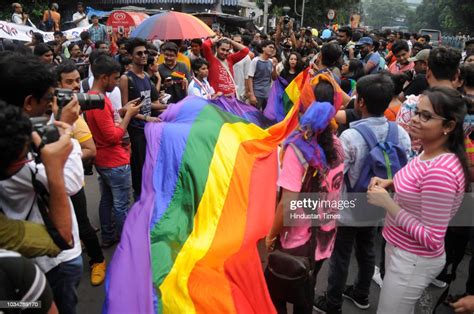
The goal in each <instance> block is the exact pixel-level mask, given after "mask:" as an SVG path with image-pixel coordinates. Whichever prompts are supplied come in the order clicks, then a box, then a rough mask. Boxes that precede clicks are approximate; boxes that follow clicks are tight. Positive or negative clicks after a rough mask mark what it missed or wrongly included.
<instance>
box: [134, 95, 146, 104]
mask: <svg viewBox="0 0 474 314" xmlns="http://www.w3.org/2000/svg"><path fill="white" fill-rule="evenodd" d="M143 100H145V96H143V95H141V96H140V99H138V100H137V102H136V103H135V105H139V104H141V103H142V101H143Z"/></svg>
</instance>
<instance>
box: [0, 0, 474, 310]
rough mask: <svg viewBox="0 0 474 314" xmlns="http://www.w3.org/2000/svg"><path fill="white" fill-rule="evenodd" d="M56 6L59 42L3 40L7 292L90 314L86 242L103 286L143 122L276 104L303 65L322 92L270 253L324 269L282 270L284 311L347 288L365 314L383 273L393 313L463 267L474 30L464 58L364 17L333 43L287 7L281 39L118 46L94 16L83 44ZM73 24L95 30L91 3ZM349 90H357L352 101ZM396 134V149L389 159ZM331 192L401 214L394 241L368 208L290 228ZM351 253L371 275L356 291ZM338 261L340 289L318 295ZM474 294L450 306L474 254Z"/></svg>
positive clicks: (49, 19) (1, 168)
mask: <svg viewBox="0 0 474 314" xmlns="http://www.w3.org/2000/svg"><path fill="white" fill-rule="evenodd" d="M12 8H13V9H14V14H13V16H12V20H13V21H14V22H15V23H18V24H25V23H26V22H27V20H28V16H26V15H24V14H22V11H21V5H19V4H18V3H15V4H13V5H12ZM57 10H58V6H57V4H54V3H53V4H52V5H51V7H50V9H48V10H47V11H46V12H45V15H44V17H43V22H44V23H45V24H46V26H47V27H49V28H50V29H51V30H52V31H54V41H51V42H47V43H45V42H44V40H43V37H42V35H41V33H33V35H32V40H31V42H29V43H26V44H25V43H21V42H12V41H9V40H2V42H1V44H0V50H1V52H0V82H2V88H1V89H0V124H1V125H2V128H1V130H0V150H1V151H2V157H1V158H0V187H1V188H0V209H1V213H0V220H1V225H0V248H1V249H0V282H1V283H2V284H1V286H2V288H1V289H0V299H2V300H3V299H5V300H22V301H37V300H40V301H42V305H43V310H44V311H43V312H49V313H56V312H59V313H75V312H76V310H75V308H76V305H77V302H78V298H77V287H78V285H79V282H80V280H81V277H82V276H83V266H82V265H83V261H82V250H83V249H84V250H85V251H86V252H87V255H88V261H89V265H90V268H91V270H90V282H91V284H92V285H94V286H98V285H101V284H102V283H103V282H104V279H105V275H106V268H107V266H106V260H105V258H104V254H103V249H104V248H110V247H112V246H114V245H115V244H116V243H117V242H119V241H120V234H121V231H122V227H123V224H124V222H125V220H126V217H127V213H128V211H129V209H130V205H131V202H132V199H133V200H134V201H136V200H138V199H140V195H141V192H142V191H141V183H142V168H143V165H144V162H145V159H146V142H147V139H146V136H145V126H146V125H147V124H149V123H160V122H161V120H160V114H161V113H162V112H163V111H165V110H166V108H167V106H168V104H172V103H177V102H179V101H181V100H183V99H184V98H186V97H187V96H197V97H202V98H205V99H209V100H212V99H215V98H217V97H231V98H233V97H235V98H237V99H238V100H239V101H241V102H242V105H244V104H246V105H252V106H254V107H256V108H258V109H259V110H260V111H262V112H265V109H266V107H267V106H269V105H271V104H269V103H268V102H269V95H270V94H271V91H272V88H274V86H275V82H279V83H280V84H282V85H283V86H284V87H285V86H288V85H289V84H290V83H291V82H292V81H294V80H295V79H296V78H297V77H298V76H299V75H302V74H303V73H304V74H305V75H308V76H309V77H311V78H317V77H318V76H319V77H320V78H321V79H319V80H318V81H317V83H316V84H315V85H314V86H311V88H312V90H313V93H314V98H315V99H316V102H315V103H313V105H311V106H310V107H309V108H307V109H306V111H304V112H301V116H300V126H299V128H298V129H297V130H296V131H294V133H292V134H291V135H290V136H289V137H288V138H287V139H286V141H285V142H284V143H283V144H282V150H283V154H282V156H283V157H282V160H281V169H280V174H279V179H278V182H277V184H278V186H279V187H280V194H281V195H279V200H280V201H279V202H278V205H277V208H276V212H275V220H274V222H273V226H272V228H271V230H270V231H269V233H268V236H267V237H266V238H265V246H266V248H267V249H268V251H269V253H270V254H275V253H276V252H280V253H284V254H288V255H290V256H297V257H305V258H307V259H308V260H309V265H310V266H309V267H310V269H311V271H310V272H309V274H307V276H308V278H306V279H307V280H305V281H304V282H300V284H298V286H296V287H292V289H289V286H288V285H286V284H285V283H284V281H281V280H277V279H278V278H276V275H275V273H274V272H272V270H271V269H270V268H271V267H268V268H267V269H266V271H265V276H266V279H267V285H268V289H269V292H270V295H271V297H272V300H273V302H274V305H275V308H276V310H277V311H278V313H286V309H287V305H286V303H293V309H294V312H295V313H311V312H312V310H313V308H314V309H316V310H318V311H319V312H321V313H341V308H342V303H343V300H344V298H345V299H347V300H349V301H350V302H352V303H353V304H354V305H355V306H357V307H358V308H360V309H367V308H369V307H370V306H371V305H370V304H369V293H370V286H371V282H372V280H373V279H374V280H375V281H376V282H377V283H378V284H379V285H380V286H381V294H380V298H379V303H378V306H377V311H378V312H379V313H413V311H414V308H415V304H416V302H417V300H418V299H420V297H421V295H422V293H423V291H424V290H425V289H426V288H427V287H428V285H430V284H435V285H437V286H440V287H445V286H446V285H447V284H449V282H450V281H451V280H452V279H453V278H454V276H455V270H456V267H457V265H458V264H459V262H460V258H461V259H462V257H463V256H464V251H465V248H466V246H467V243H468V242H470V249H471V252H472V253H474V229H472V228H471V227H468V226H466V227H448V225H449V222H450V221H451V219H452V218H453V217H455V216H456V215H457V213H458V210H459V211H461V210H460V208H461V209H462V207H461V202H462V200H463V197H464V196H466V197H468V196H469V194H468V193H467V192H469V191H470V183H471V182H472V179H473V178H474V177H473V171H472V170H473V166H474V165H473V162H474V144H473V142H472V140H473V137H472V136H473V134H472V133H471V128H472V124H473V123H474V122H473V119H472V114H473V111H474V108H473V107H472V105H473V100H474V41H467V42H466V44H465V47H464V51H460V50H457V49H454V48H448V47H436V48H434V47H432V46H431V45H430V37H429V36H427V35H424V36H421V35H419V34H416V33H400V32H399V33H397V32H391V31H385V32H371V33H363V32H360V31H354V30H352V29H351V28H350V27H348V26H343V27H340V28H339V29H338V30H333V29H325V30H323V31H322V32H321V35H320V36H318V35H319V34H318V33H317V31H316V32H315V31H314V30H313V29H312V28H301V29H295V27H294V25H293V20H291V19H289V18H287V17H281V18H280V19H279V20H278V23H277V25H276V29H275V30H274V31H273V32H271V33H269V34H263V33H254V34H250V33H243V34H221V33H219V34H217V35H216V36H214V37H211V38H195V39H192V40H172V41H166V42H161V43H159V45H157V43H156V42H151V41H147V40H144V39H141V38H125V37H123V38H120V39H119V40H118V41H117V42H116V43H113V45H115V47H113V45H111V43H110V42H109V40H108V34H107V32H106V29H105V26H104V25H102V24H100V23H99V19H98V17H96V16H92V19H91V22H92V23H91V25H90V27H89V30H88V31H84V32H82V33H81V34H80V40H79V41H74V42H70V41H68V40H67V38H66V37H65V36H64V34H63V33H62V32H61V30H60V16H59V13H57ZM73 20H74V22H75V23H76V24H77V25H78V26H83V27H88V26H89V21H88V18H87V15H86V14H85V13H84V7H83V5H82V4H78V7H77V12H76V13H75V14H74V16H73ZM307 82H309V80H308V81H307ZM308 84H309V83H308ZM68 91H70V94H68ZM77 93H84V94H77ZM338 93H342V94H344V97H343V99H347V101H344V103H343V104H342V105H341V104H336V102H335V99H336V94H338ZM76 94H77V95H76ZM64 95H69V97H67V96H64ZM91 103H98V104H99V105H98V106H99V107H100V108H97V107H93V108H88V105H89V106H90V104H91ZM41 118H45V119H44V120H41ZM51 126H54V127H51ZM33 131H35V132H33ZM377 144H380V145H377ZM385 144H386V145H390V147H392V150H383V154H385V155H383V154H382V151H381V150H380V148H379V147H383V146H384V145H385ZM387 152H388V153H387ZM380 154H382V155H380ZM378 156H382V157H381V158H382V159H383V158H385V161H386V160H387V159H388V160H389V164H390V162H393V163H392V166H393V167H392V166H388V170H387V173H388V172H390V174H389V175H387V173H386V174H385V176H383V177H381V175H380V174H379V173H377V172H374V171H373V170H371V168H370V166H371V163H375V162H376V159H377V158H378ZM384 156H385V157H384ZM92 165H93V166H94V168H95V171H96V172H97V175H98V180H99V186H100V204H99V208H98V213H99V217H100V228H96V227H95V226H93V225H92V224H91V222H90V220H89V218H88V214H87V213H88V211H89V212H90V211H93V210H95V209H93V208H90V207H89V208H88V206H87V197H86V194H87V193H86V190H87V187H86V186H85V185H84V175H90V174H91V173H92V172H93V170H92ZM369 168H370V169H369ZM384 169H385V168H384ZM385 170H386V169H385ZM392 170H393V173H392ZM382 175H383V174H382ZM131 191H133V196H132V197H130V192H131ZM389 191H394V192H396V193H397V195H396V196H395V197H394V198H392V196H391V195H390V194H389ZM319 192H331V193H335V194H336V195H338V196H337V197H341V196H340V195H342V193H345V192H348V193H350V192H353V193H366V194H367V199H368V203H370V204H372V205H375V206H378V207H382V208H383V209H385V211H386V215H385V220H384V221H383V224H382V226H383V231H382V239H383V244H382V247H380V248H379V247H377V246H376V237H377V234H378V230H379V229H380V228H378V226H380V219H377V220H376V221H373V222H371V224H370V226H367V225H365V226H357V224H355V223H354V222H355V221H356V220H357V219H355V218H353V217H352V218H351V217H346V219H348V220H347V221H345V222H344V221H341V222H338V223H335V221H329V222H326V223H324V224H322V225H320V226H318V227H309V226H299V227H291V226H287V225H284V223H283V215H284V200H285V199H288V198H297V195H298V194H299V193H319ZM471 210H472V209H471ZM98 229H100V241H99V237H98V234H97V231H98ZM81 243H82V246H81ZM353 248H354V249H355V257H356V259H357V264H358V274H357V276H356V280H355V282H354V283H353V284H352V285H346V281H347V277H348V273H349V264H350V259H351V254H352V250H353ZM376 250H381V252H382V260H381V261H380V264H379V265H378V266H377V263H376ZM460 252H461V253H460ZM26 258H29V259H26ZM326 260H327V261H328V264H329V275H328V282H327V292H326V294H325V295H323V296H315V295H314V288H315V283H316V280H317V275H318V271H319V270H320V269H321V266H322V264H323V263H324V262H325V261H326ZM32 262H33V263H32ZM270 266H271V265H270ZM448 268H449V269H450V271H448ZM10 274H15V275H14V276H10ZM283 275H285V274H283ZM280 279H281V278H280ZM382 279H383V281H382ZM46 281H47V284H46ZM33 290H34V293H31V291H33ZM290 290H291V291H290ZM465 292H466V297H463V298H460V300H451V299H450V301H449V302H448V304H449V305H450V306H452V307H454V308H455V309H456V311H461V312H462V311H466V312H472V311H474V297H473V296H470V295H472V294H474V260H471V263H470V267H469V278H468V280H467V282H466V291H465Z"/></svg>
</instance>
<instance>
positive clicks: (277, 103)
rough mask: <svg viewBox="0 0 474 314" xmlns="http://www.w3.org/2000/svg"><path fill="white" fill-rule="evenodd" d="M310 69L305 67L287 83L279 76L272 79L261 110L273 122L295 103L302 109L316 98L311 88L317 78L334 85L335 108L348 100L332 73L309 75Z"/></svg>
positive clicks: (286, 112) (282, 117)
mask: <svg viewBox="0 0 474 314" xmlns="http://www.w3.org/2000/svg"><path fill="white" fill-rule="evenodd" d="M310 70H311V68H310V67H308V68H306V69H305V70H303V71H302V72H301V73H300V74H298V75H297V76H296V77H295V79H294V80H293V81H291V82H289V83H287V82H286V81H285V80H284V79H282V78H280V77H279V78H278V79H277V80H275V81H274V84H273V86H272V88H271V90H270V93H269V96H268V102H267V106H266V108H265V110H264V112H263V113H264V115H265V117H267V118H268V119H269V120H271V121H273V122H280V121H282V120H283V119H284V118H285V116H286V115H287V114H288V112H289V111H290V110H291V109H292V108H293V107H294V106H295V105H298V106H300V108H301V110H302V111H304V110H306V109H307V108H308V107H309V106H310V105H311V104H312V103H313V102H314V101H316V100H317V99H316V98H315V96H314V93H313V88H314V86H315V85H316V84H317V83H318V82H319V80H324V81H327V82H329V83H331V85H332V86H333V87H334V91H335V93H334V101H333V104H334V106H335V107H336V110H339V108H341V106H342V105H343V104H346V103H347V102H349V100H350V97H349V96H348V95H347V94H345V93H344V92H343V91H342V89H341V87H340V86H339V84H338V83H337V82H336V80H335V79H334V78H333V77H332V75H330V74H329V73H328V72H322V73H318V74H316V75H311V72H310Z"/></svg>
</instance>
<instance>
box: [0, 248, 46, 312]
mask: <svg viewBox="0 0 474 314" xmlns="http://www.w3.org/2000/svg"><path fill="white" fill-rule="evenodd" d="M0 300H2V301H7V300H8V301H21V300H22V301H24V302H37V301H39V302H41V308H30V309H28V310H25V311H21V310H20V309H17V308H8V309H4V308H2V309H1V311H0V312H4V313H6V314H10V313H47V312H48V310H49V308H50V307H51V305H52V303H53V292H52V291H51V288H50V286H49V284H48V282H47V280H46V276H45V275H44V274H43V273H42V272H41V270H40V269H39V268H38V266H36V265H35V264H33V263H32V262H31V261H30V260H28V259H26V258H24V257H22V256H21V255H20V254H18V253H16V252H12V251H7V250H1V249H0Z"/></svg>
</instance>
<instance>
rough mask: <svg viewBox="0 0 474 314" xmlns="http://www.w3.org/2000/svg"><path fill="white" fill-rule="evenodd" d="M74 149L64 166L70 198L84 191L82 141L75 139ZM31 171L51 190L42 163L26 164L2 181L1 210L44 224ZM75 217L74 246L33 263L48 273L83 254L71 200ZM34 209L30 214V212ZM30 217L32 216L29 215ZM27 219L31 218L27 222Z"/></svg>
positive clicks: (73, 226) (72, 211)
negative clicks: (80, 143) (54, 255)
mask: <svg viewBox="0 0 474 314" xmlns="http://www.w3.org/2000/svg"><path fill="white" fill-rule="evenodd" d="M71 141H72V143H73V149H72V152H71V154H69V157H68V159H67V161H66V164H65V165H64V183H65V187H66V192H67V193H68V195H74V194H76V193H77V192H79V191H80V190H81V189H82V183H83V182H84V169H83V168H82V160H81V156H82V151H81V146H80V145H79V142H78V141H76V140H74V139H72V140H71ZM30 169H31V170H32V171H33V172H35V169H37V170H38V172H37V173H36V179H37V180H38V181H40V182H41V183H42V184H43V185H44V186H45V187H46V188H48V178H47V177H46V170H45V168H44V165H43V164H38V165H37V164H35V162H34V161H30V162H29V163H27V164H26V165H25V166H24V167H23V168H22V169H21V170H20V171H19V172H18V173H16V174H15V175H14V176H13V177H11V178H9V179H7V180H3V181H0V207H1V208H2V209H3V211H4V213H5V215H6V216H7V217H9V218H12V219H17V220H28V221H31V222H36V223H40V224H44V222H43V218H42V216H41V213H40V211H39V209H38V205H37V203H36V198H35V191H34V189H33V185H32V175H31V171H30ZM69 206H70V208H71V217H72V236H73V239H74V247H73V248H72V249H70V250H65V251H62V252H61V253H59V255H58V256H56V257H48V256H40V257H37V258H34V259H33V261H34V262H35V263H36V264H37V265H38V266H39V267H40V268H41V270H42V271H43V272H44V273H46V272H48V271H50V270H51V269H53V268H54V267H56V266H57V265H59V264H61V263H63V262H67V261H70V260H72V259H74V258H76V257H78V256H79V255H80V254H81V251H82V249H81V240H80V239H79V228H78V226H77V219H76V214H75V213H74V207H73V205H72V202H71V200H69ZM30 209H31V213H30ZM28 214H29V215H28ZM27 218H28V219H27Z"/></svg>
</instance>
